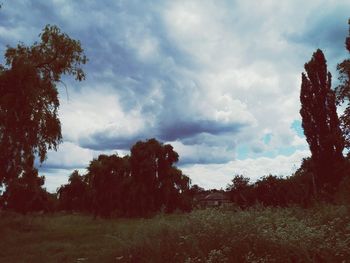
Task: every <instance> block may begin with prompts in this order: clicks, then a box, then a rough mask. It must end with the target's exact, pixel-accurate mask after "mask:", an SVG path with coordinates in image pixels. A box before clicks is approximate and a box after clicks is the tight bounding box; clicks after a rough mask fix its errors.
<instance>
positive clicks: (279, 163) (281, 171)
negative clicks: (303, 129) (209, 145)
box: [182, 151, 309, 189]
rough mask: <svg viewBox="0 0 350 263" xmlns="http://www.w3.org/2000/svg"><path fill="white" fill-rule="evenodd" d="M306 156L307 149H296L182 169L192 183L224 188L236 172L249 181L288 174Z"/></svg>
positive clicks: (293, 170)
mask: <svg viewBox="0 0 350 263" xmlns="http://www.w3.org/2000/svg"><path fill="white" fill-rule="evenodd" d="M308 156H309V152H308V151H296V152H295V153H293V154H292V155H290V156H284V155H280V156H277V157H275V158H267V157H259V158H256V159H250V158H249V159H245V160H234V161H230V162H228V163H225V164H206V165H201V164H195V165H193V166H189V167H188V166H184V167H182V171H183V172H184V173H185V174H188V175H190V177H191V179H192V184H198V185H200V186H202V187H204V188H206V189H212V188H217V189H220V188H225V187H226V185H227V184H228V183H230V181H231V180H232V179H233V176H234V175H236V174H242V175H243V176H246V177H249V178H250V179H251V182H254V181H256V180H257V179H259V178H260V177H262V176H265V175H269V174H272V175H277V176H290V175H292V173H294V172H295V171H296V169H297V168H298V167H299V166H300V164H301V160H302V159H303V158H305V157H308Z"/></svg>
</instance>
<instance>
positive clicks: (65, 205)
mask: <svg viewBox="0 0 350 263" xmlns="http://www.w3.org/2000/svg"><path fill="white" fill-rule="evenodd" d="M57 197H58V206H59V207H58V208H59V209H60V210H65V211H86V210H87V209H88V206H89V205H90V203H89V201H90V200H89V193H88V187H87V183H86V182H85V177H84V176H83V175H80V174H79V172H78V171H77V170H75V171H73V173H72V174H71V175H70V176H69V179H68V184H66V185H62V186H61V187H60V188H59V189H58V190H57Z"/></svg>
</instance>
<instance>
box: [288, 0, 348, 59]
mask: <svg viewBox="0 0 350 263" xmlns="http://www.w3.org/2000/svg"><path fill="white" fill-rule="evenodd" d="M348 19H349V5H346V4H340V5H338V6H335V7H334V8H331V9H329V10H327V11H324V12H322V13H319V14H317V13H316V14H314V15H313V16H310V17H309V20H308V25H307V27H305V28H304V29H301V31H300V32H298V33H297V34H293V35H290V36H288V37H287V38H288V39H289V40H290V41H293V42H296V43H301V44H304V45H305V44H306V45H309V46H311V47H313V48H314V49H315V50H316V48H321V49H323V50H324V51H325V52H326V54H327V56H328V60H329V61H330V63H331V64H336V63H339V58H340V57H344V55H345V54H346V50H345V38H346V36H347V35H348V26H347V21H348Z"/></svg>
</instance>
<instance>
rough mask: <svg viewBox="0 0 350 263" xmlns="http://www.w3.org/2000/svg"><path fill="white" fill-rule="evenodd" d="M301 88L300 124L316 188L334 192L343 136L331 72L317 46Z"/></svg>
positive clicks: (306, 65) (307, 64) (306, 69)
mask: <svg viewBox="0 0 350 263" xmlns="http://www.w3.org/2000/svg"><path fill="white" fill-rule="evenodd" d="M305 71H306V73H302V83H301V90H300V102H301V109H300V115H301V117H302V126H303V129H304V134H305V136H306V140H307V142H308V144H309V147H310V151H311V154H312V156H311V159H312V161H313V163H314V167H315V175H316V176H315V183H316V185H317V187H318V191H321V189H322V190H325V191H327V192H333V191H334V189H333V187H334V186H336V185H337V183H339V181H340V176H339V174H337V173H334V169H335V167H336V166H337V165H339V163H341V162H342V161H343V155H342V152H343V149H344V139H343V136H342V132H341V130H340V127H339V119H338V115H337V111H336V104H335V93H334V91H333V90H332V89H331V79H332V76H331V73H330V72H328V71H327V64H326V59H325V57H324V55H323V52H322V51H321V50H320V49H318V50H317V51H316V52H315V53H314V54H313V56H312V58H311V60H310V61H309V62H308V63H306V64H305Z"/></svg>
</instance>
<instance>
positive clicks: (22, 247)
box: [0, 205, 350, 263]
mask: <svg viewBox="0 0 350 263" xmlns="http://www.w3.org/2000/svg"><path fill="white" fill-rule="evenodd" d="M0 237H1V239H0V262H11V263H12V262H99V263H102V262H350V261H349V258H350V208H349V207H347V206H344V205H338V206H335V205H319V206H317V207H314V208H311V209H307V210H305V209H301V208H297V207H295V208H263V207H255V208H254V209H250V210H246V211H241V210H237V209H229V210H228V209H226V210H220V209H206V210H196V211H193V212H192V213H188V214H172V215H165V214H159V215H157V216H155V217H153V218H148V219H116V218H112V219H94V218H93V217H92V216H89V215H78V214H73V215H72V214H62V213H61V214H52V215H38V214H36V215H25V216H22V215H18V214H14V213H9V212H2V213H1V214H0Z"/></svg>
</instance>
